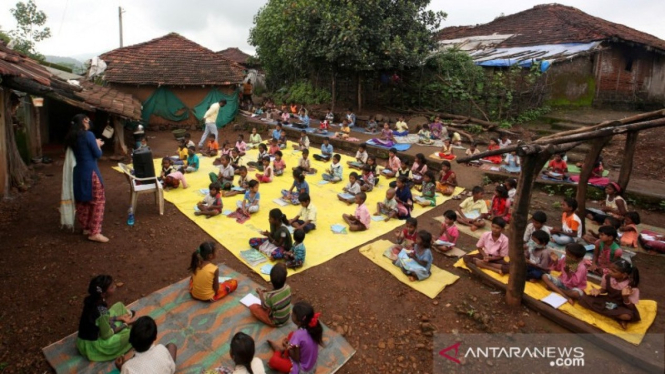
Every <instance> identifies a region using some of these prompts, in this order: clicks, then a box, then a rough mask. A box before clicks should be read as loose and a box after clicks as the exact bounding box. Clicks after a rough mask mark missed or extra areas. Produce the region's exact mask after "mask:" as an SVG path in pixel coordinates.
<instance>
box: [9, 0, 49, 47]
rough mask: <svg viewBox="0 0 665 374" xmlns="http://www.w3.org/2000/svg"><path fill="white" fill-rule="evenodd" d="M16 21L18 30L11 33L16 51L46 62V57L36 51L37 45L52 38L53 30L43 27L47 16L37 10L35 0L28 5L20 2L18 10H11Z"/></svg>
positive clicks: (30, 0)
mask: <svg viewBox="0 0 665 374" xmlns="http://www.w3.org/2000/svg"><path fill="white" fill-rule="evenodd" d="M9 11H10V12H11V13H12V15H13V16H14V18H15V19H16V29H15V30H12V31H10V32H9V35H10V36H11V37H12V39H14V41H15V43H16V45H15V46H14V50H16V51H19V52H22V53H24V54H26V55H28V56H30V57H32V58H35V59H38V60H44V56H43V55H42V54H40V53H39V52H37V51H36V50H35V44H36V43H37V42H40V41H42V40H44V39H47V38H49V37H51V29H49V28H48V27H43V26H44V24H45V23H46V19H47V17H46V14H45V13H44V12H43V11H41V10H38V9H37V5H36V4H35V2H34V1H33V0H28V2H27V3H24V2H22V1H19V2H18V3H16V8H12V9H10V10H9Z"/></svg>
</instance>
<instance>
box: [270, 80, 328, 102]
mask: <svg viewBox="0 0 665 374" xmlns="http://www.w3.org/2000/svg"><path fill="white" fill-rule="evenodd" d="M331 99H332V97H331V95H330V92H328V91H326V90H323V89H316V88H314V86H312V84H311V83H310V82H309V81H300V82H297V83H294V84H293V85H291V86H290V87H288V88H283V89H280V90H279V91H277V93H276V94H275V95H274V100H275V102H278V103H281V102H288V103H290V102H295V103H298V104H301V103H302V104H305V105H312V104H323V103H328V102H330V100H331Z"/></svg>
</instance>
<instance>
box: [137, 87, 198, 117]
mask: <svg viewBox="0 0 665 374" xmlns="http://www.w3.org/2000/svg"><path fill="white" fill-rule="evenodd" d="M183 110H184V111H183ZM180 112H182V113H181V114H177V113H180ZM153 114H154V115H156V116H160V117H162V118H165V119H168V120H169V121H175V122H180V121H184V120H186V119H187V118H189V108H187V106H186V105H185V104H184V103H183V102H182V101H180V99H178V97H177V96H176V95H175V94H174V93H173V92H171V91H169V90H167V89H166V88H164V87H159V88H158V89H156V90H155V92H153V93H152V95H150V97H149V98H148V100H146V101H145V102H144V103H143V112H142V114H141V117H142V118H143V121H144V122H145V123H148V122H149V121H148V120H149V119H150V116H151V115H153Z"/></svg>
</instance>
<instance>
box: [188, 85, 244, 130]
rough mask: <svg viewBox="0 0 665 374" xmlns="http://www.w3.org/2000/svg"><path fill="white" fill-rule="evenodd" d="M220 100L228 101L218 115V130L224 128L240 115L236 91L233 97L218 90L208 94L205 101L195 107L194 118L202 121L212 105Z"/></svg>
mask: <svg viewBox="0 0 665 374" xmlns="http://www.w3.org/2000/svg"><path fill="white" fill-rule="evenodd" d="M220 100H226V105H224V107H223V108H221V109H220V110H219V114H218V115H217V128H222V127H224V126H225V125H226V124H227V123H229V122H231V121H232V120H233V118H235V116H236V114H238V91H235V92H234V93H233V94H231V95H226V94H224V93H222V92H220V91H219V90H218V89H216V88H214V89H212V90H210V93H208V95H207V96H206V97H205V98H204V99H203V101H201V102H200V103H199V104H198V105H197V106H195V107H194V116H195V117H196V118H198V119H199V120H202V119H203V116H204V115H205V114H206V111H207V110H208V108H210V105H212V104H213V103H217V102H219V101H220Z"/></svg>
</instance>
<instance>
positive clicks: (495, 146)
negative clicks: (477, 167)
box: [483, 138, 503, 165]
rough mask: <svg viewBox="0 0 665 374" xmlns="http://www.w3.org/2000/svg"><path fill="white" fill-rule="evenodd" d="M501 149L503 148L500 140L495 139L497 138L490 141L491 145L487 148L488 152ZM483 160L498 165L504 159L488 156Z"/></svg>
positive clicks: (498, 156) (497, 156)
mask: <svg viewBox="0 0 665 374" xmlns="http://www.w3.org/2000/svg"><path fill="white" fill-rule="evenodd" d="M500 148H501V147H500V146H499V140H498V139H495V138H492V139H490V145H489V146H488V147H487V150H488V151H496V150H497V149H500ZM483 160H484V161H487V162H491V163H493V164H497V165H498V164H500V163H501V161H502V160H503V157H501V155H494V156H487V157H483Z"/></svg>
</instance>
